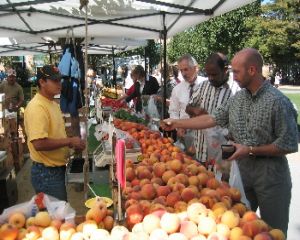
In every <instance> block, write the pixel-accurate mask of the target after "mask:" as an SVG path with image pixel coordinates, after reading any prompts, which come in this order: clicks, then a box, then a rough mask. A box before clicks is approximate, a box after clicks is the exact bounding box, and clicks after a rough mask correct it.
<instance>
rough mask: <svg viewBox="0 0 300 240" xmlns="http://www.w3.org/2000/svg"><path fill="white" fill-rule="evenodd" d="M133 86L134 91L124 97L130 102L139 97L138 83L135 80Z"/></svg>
mask: <svg viewBox="0 0 300 240" xmlns="http://www.w3.org/2000/svg"><path fill="white" fill-rule="evenodd" d="M133 87H134V91H133V93H131V94H129V95H128V97H126V98H125V100H126V102H130V101H131V100H132V99H134V98H136V97H139V96H140V95H141V93H140V83H139V82H135V83H134V86H133Z"/></svg>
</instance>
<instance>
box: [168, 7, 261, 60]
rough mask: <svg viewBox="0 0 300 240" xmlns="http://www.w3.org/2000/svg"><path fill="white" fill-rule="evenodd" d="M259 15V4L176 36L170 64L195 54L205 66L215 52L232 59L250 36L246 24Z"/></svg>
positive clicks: (171, 46) (169, 54)
mask: <svg viewBox="0 0 300 240" xmlns="http://www.w3.org/2000/svg"><path fill="white" fill-rule="evenodd" d="M260 12H261V9H260V1H256V2H254V3H252V4H249V5H246V6H244V7H242V8H239V9H237V10H234V11H232V12H229V13H226V14H224V15H222V16H219V17H216V18H212V19H210V20H209V21H206V22H204V23H201V24H199V25H197V26H195V27H193V28H190V29H188V30H186V31H184V32H183V33H180V34H178V35H176V36H175V37H173V39H172V40H171V41H170V43H169V44H168V57H169V60H170V61H171V62H174V61H176V59H178V57H179V56H181V55H182V54H184V53H192V54H193V56H194V57H195V58H196V59H197V60H198V62H199V63H200V65H202V64H203V63H204V62H205V60H206V58H207V57H208V56H209V55H210V54H211V53H213V52H216V51H220V52H223V53H224V54H227V55H228V56H229V57H231V56H232V55H233V54H234V53H235V52H236V51H238V50H240V49H241V48H243V46H244V39H245V38H246V37H247V36H248V34H249V32H248V31H249V30H248V28H247V25H246V23H245V20H246V19H247V18H249V17H251V16H257V15H258V14H260Z"/></svg>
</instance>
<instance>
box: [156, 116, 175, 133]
mask: <svg viewBox="0 0 300 240" xmlns="http://www.w3.org/2000/svg"><path fill="white" fill-rule="evenodd" d="M175 121H176V119H172V118H168V119H164V120H161V121H160V127H161V128H162V129H163V130H165V131H172V130H174V129H175V128H176V126H175Z"/></svg>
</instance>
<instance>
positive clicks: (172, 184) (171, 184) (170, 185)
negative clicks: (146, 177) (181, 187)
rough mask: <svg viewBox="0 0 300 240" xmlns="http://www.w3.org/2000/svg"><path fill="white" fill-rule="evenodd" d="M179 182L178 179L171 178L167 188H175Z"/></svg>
mask: <svg viewBox="0 0 300 240" xmlns="http://www.w3.org/2000/svg"><path fill="white" fill-rule="evenodd" d="M177 182H178V180H177V178H176V177H171V178H170V179H169V180H168V182H167V186H169V187H173V186H174V185H175V184H176V183H177Z"/></svg>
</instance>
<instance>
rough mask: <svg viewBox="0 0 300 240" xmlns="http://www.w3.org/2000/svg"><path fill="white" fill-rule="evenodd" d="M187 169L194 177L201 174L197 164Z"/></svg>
mask: <svg viewBox="0 0 300 240" xmlns="http://www.w3.org/2000/svg"><path fill="white" fill-rule="evenodd" d="M186 169H187V170H188V171H189V172H190V173H191V174H192V175H193V176H197V174H198V173H199V168H198V166H197V164H196V163H192V164H190V165H188V166H187V167H186Z"/></svg>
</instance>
